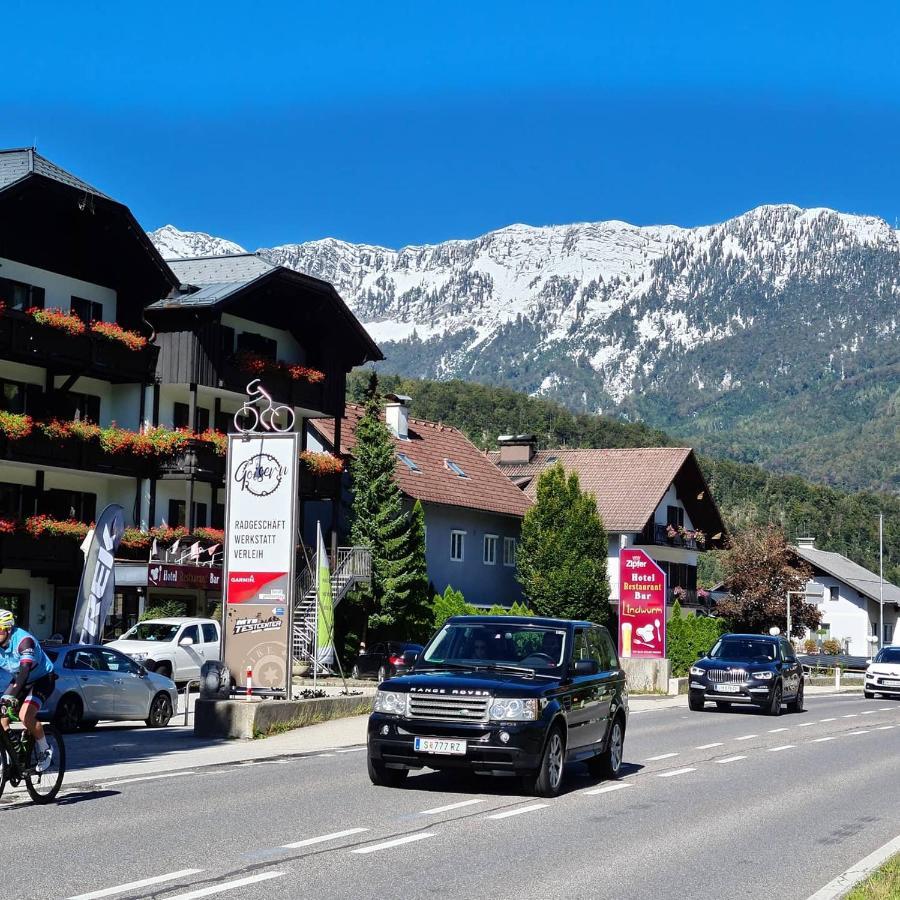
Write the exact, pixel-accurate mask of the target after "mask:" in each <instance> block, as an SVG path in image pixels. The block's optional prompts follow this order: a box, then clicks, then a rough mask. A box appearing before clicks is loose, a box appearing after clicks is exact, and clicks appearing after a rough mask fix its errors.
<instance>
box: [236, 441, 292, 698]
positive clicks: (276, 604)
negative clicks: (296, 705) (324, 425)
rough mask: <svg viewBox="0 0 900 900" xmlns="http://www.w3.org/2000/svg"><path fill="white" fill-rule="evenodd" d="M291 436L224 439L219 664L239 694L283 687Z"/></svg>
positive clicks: (286, 656) (288, 630)
mask: <svg viewBox="0 0 900 900" xmlns="http://www.w3.org/2000/svg"><path fill="white" fill-rule="evenodd" d="M298 460H299V443H298V435H296V434H265V435H259V434H254V435H248V436H243V435H229V438H228V481H227V512H226V523H225V591H224V599H225V603H224V622H223V626H224V627H223V632H224V636H225V652H224V659H225V664H226V665H227V666H228V668H229V669H230V670H231V674H232V677H233V678H234V680H235V683H236V684H237V685H238V686H239V687H246V682H247V669H248V668H249V669H250V670H251V671H252V679H253V690H254V691H257V690H266V691H285V690H287V687H288V680H289V673H290V671H291V667H290V651H291V647H290V635H291V602H292V596H291V586H292V585H293V581H294V559H295V554H296V543H297V537H296V535H297V523H296V513H297V464H298Z"/></svg>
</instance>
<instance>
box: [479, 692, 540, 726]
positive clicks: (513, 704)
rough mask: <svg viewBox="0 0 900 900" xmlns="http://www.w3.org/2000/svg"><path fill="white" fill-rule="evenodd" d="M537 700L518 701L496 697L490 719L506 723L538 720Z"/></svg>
mask: <svg viewBox="0 0 900 900" xmlns="http://www.w3.org/2000/svg"><path fill="white" fill-rule="evenodd" d="M537 708H538V705H537V700H517V699H514V698H511V697H494V700H493V702H492V703H491V708H490V713H489V717H490V718H491V719H492V720H495V721H496V720H503V721H505V722H523V721H530V720H533V719H536V718H537Z"/></svg>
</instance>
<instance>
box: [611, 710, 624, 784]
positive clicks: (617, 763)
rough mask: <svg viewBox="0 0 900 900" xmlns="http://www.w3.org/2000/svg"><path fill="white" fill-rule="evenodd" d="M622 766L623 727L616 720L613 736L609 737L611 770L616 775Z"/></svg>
mask: <svg viewBox="0 0 900 900" xmlns="http://www.w3.org/2000/svg"><path fill="white" fill-rule="evenodd" d="M621 766H622V726H621V724H620V723H619V722H618V720H616V721H615V722H614V723H613V730H612V734H611V735H610V736H609V768H610V771H611V772H613V773H616V772H618V771H619V769H620V768H621Z"/></svg>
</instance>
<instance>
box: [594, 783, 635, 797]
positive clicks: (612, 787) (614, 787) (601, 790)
mask: <svg viewBox="0 0 900 900" xmlns="http://www.w3.org/2000/svg"><path fill="white" fill-rule="evenodd" d="M630 787H634V785H633V784H629V783H621V782H620V783H618V784H605V785H603V787H598V788H591V789H590V790H589V791H582V792H581V793H582V794H587V795H588V796H589V797H593V796H594V795H596V794H609V793H611V792H612V791H620V790H622V788H630Z"/></svg>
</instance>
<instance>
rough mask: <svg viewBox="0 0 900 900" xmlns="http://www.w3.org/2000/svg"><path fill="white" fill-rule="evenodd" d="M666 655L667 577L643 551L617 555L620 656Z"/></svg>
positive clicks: (628, 550) (624, 551)
mask: <svg viewBox="0 0 900 900" xmlns="http://www.w3.org/2000/svg"><path fill="white" fill-rule="evenodd" d="M665 655H666V573H665V572H664V571H663V570H662V569H661V568H660V567H659V566H658V565H657V564H656V563H655V562H654V561H653V560H652V559H651V558H650V557H649V556H648V555H647V554H646V553H645V552H644V551H643V550H639V549H637V548H636V547H623V548H622V550H621V551H620V553H619V656H622V657H624V658H626V659H627V658H629V657H635V658H643V659H662V658H663V657H665Z"/></svg>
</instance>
